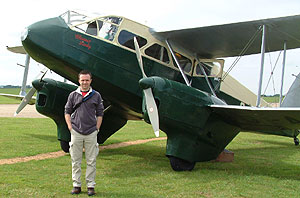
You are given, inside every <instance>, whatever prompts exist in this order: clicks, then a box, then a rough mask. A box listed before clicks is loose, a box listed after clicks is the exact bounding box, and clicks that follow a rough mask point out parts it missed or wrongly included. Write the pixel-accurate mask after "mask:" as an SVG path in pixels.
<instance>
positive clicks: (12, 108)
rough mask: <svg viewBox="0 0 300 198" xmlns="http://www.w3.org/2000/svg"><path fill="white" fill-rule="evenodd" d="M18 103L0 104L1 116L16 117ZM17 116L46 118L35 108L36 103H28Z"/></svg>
mask: <svg viewBox="0 0 300 198" xmlns="http://www.w3.org/2000/svg"><path fill="white" fill-rule="evenodd" d="M18 106H19V105H18V104H0V117H14V113H15V112H16V110H17V108H18ZM17 117H23V118H46V117H45V116H43V115H42V114H40V113H38V112H37V111H36V109H35V105H27V106H26V107H25V108H24V109H23V110H22V111H21V112H20V113H19V114H18V115H17Z"/></svg>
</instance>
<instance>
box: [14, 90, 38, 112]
mask: <svg viewBox="0 0 300 198" xmlns="http://www.w3.org/2000/svg"><path fill="white" fill-rule="evenodd" d="M35 92H36V89H35V88H34V87H32V88H31V89H30V90H29V92H28V93H27V95H26V96H25V97H24V98H23V100H22V102H21V103H20V105H19V107H18V109H17V110H16V112H15V114H14V116H16V115H17V114H18V113H20V111H22V109H24V107H25V106H26V105H27V104H28V103H29V102H30V100H31V98H32V96H33V95H34V93H35Z"/></svg>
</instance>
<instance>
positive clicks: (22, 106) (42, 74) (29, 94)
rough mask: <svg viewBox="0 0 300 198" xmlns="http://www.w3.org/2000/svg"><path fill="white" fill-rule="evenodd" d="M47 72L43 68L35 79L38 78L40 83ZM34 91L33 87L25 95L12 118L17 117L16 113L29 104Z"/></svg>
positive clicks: (46, 69)
mask: <svg viewBox="0 0 300 198" xmlns="http://www.w3.org/2000/svg"><path fill="white" fill-rule="evenodd" d="M47 71H48V68H46V67H45V68H44V69H43V70H42V71H40V73H39V74H38V75H37V76H36V77H35V79H38V78H40V82H41V81H42V79H43V78H44V76H45V75H46V73H47ZM35 92H36V89H35V88H34V87H32V88H31V89H30V90H29V92H28V93H27V94H26V96H25V97H24V98H23V100H22V101H21V103H20V105H19V107H18V109H17V110H16V112H15V114H14V116H17V114H18V113H20V112H21V111H22V110H23V109H24V107H25V106H26V105H27V104H28V103H29V102H30V100H31V98H32V96H33V95H34V94H35Z"/></svg>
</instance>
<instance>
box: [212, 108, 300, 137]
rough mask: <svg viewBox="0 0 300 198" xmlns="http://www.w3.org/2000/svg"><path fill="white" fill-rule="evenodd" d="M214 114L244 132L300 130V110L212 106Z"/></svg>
mask: <svg viewBox="0 0 300 198" xmlns="http://www.w3.org/2000/svg"><path fill="white" fill-rule="evenodd" d="M210 108H211V109H212V111H213V112H215V113H217V114H218V115H219V116H221V117H222V118H223V119H224V120H225V121H227V122H229V123H231V124H233V125H236V126H238V127H240V128H241V130H242V131H257V132H263V131H285V130H295V129H300V108H257V107H245V106H234V105H211V106H210Z"/></svg>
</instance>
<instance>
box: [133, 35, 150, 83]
mask: <svg viewBox="0 0 300 198" xmlns="http://www.w3.org/2000/svg"><path fill="white" fill-rule="evenodd" d="M133 40H134V47H135V52H136V58H137V60H138V62H139V66H140V69H141V72H142V74H143V78H147V76H146V74H145V72H144V67H143V60H142V55H141V51H140V46H139V43H138V42H137V40H136V37H134V38H133Z"/></svg>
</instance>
